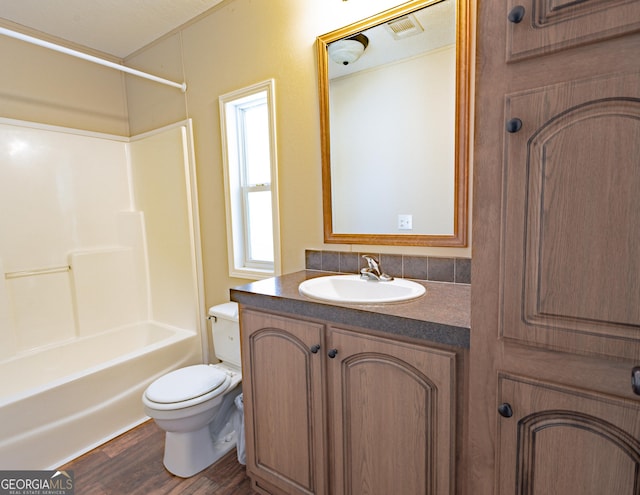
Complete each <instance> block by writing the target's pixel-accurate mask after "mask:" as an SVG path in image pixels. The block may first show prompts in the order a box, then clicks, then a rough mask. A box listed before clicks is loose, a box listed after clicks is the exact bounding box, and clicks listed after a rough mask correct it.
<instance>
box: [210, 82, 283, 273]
mask: <svg viewBox="0 0 640 495" xmlns="http://www.w3.org/2000/svg"><path fill="white" fill-rule="evenodd" d="M274 93H275V91H274V81H273V79H270V80H268V81H265V82H262V83H259V84H255V85H253V86H250V87H248V88H244V89H241V90H238V91H234V92H232V93H227V94H225V95H222V96H221V97H220V123H221V129H222V154H223V162H224V163H223V165H224V183H225V184H224V186H225V199H226V214H227V246H228V255H229V274H230V275H231V276H233V277H241V278H256V279H257V278H266V277H270V276H273V275H278V274H279V273H280V235H279V222H278V193H277V177H278V175H277V166H276V165H277V163H276V152H275V150H276V146H275V144H276V139H275V135H276V132H275V103H274V101H275V100H274Z"/></svg>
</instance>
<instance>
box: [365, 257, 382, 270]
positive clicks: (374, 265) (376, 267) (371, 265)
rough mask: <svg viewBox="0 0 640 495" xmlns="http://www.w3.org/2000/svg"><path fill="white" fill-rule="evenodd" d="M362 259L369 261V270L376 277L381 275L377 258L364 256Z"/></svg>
mask: <svg viewBox="0 0 640 495" xmlns="http://www.w3.org/2000/svg"><path fill="white" fill-rule="evenodd" d="M362 257H363V258H364V259H365V260H367V264H368V265H369V270H371V271H372V272H374V273H375V274H376V275H380V273H381V272H380V262H379V261H378V260H377V259H376V258H375V256H371V255H370V254H363V255H362Z"/></svg>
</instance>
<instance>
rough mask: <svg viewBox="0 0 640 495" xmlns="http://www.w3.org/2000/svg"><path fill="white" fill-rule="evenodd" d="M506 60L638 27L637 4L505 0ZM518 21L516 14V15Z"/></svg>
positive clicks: (615, 0) (639, 5) (591, 0)
mask: <svg viewBox="0 0 640 495" xmlns="http://www.w3.org/2000/svg"><path fill="white" fill-rule="evenodd" d="M506 3H507V5H506V12H509V13H511V12H514V15H515V11H514V9H516V8H521V9H523V10H521V12H523V14H522V15H523V17H522V18H521V19H520V20H519V21H518V22H515V20H511V21H510V22H508V21H507V18H509V19H513V17H512V16H507V15H505V22H508V24H509V27H508V29H507V61H515V60H520V59H523V58H527V57H531V56H535V55H542V54H545V53H549V52H552V51H556V50H560V49H563V48H570V47H573V46H578V45H583V44H586V43H593V42H597V41H601V40H605V39H607V38H611V37H614V36H620V35H622V34H625V33H631V32H633V31H637V30H638V29H640V3H639V2H637V1H629V0H608V1H601V0H582V1H578V2H576V1H574V0H524V1H523V0H507V2H506ZM516 20H517V16H516Z"/></svg>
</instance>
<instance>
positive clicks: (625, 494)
mask: <svg viewBox="0 0 640 495" xmlns="http://www.w3.org/2000/svg"><path fill="white" fill-rule="evenodd" d="M499 389H500V391H499V400H500V402H501V403H508V404H509V405H510V406H511V408H512V410H513V416H512V417H510V418H500V419H499V430H498V434H499V451H498V457H499V466H500V476H499V480H500V494H501V495H507V494H509V495H511V494H515V495H565V494H569V493H570V494H580V495H602V494H609V493H611V494H614V493H615V494H618V495H637V494H638V490H639V489H640V439H639V438H640V421H638V417H639V415H640V403H637V402H632V401H623V400H615V399H612V398H611V397H609V396H605V395H602V394H595V393H591V392H585V391H582V390H578V389H572V388H568V387H561V386H557V385H554V384H549V383H543V382H538V381H535V380H529V379H525V378H521V377H515V376H509V375H504V374H503V375H501V376H500V378H499ZM514 487H515V491H514Z"/></svg>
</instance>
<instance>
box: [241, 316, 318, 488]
mask: <svg viewBox="0 0 640 495" xmlns="http://www.w3.org/2000/svg"><path fill="white" fill-rule="evenodd" d="M323 328H324V327H323V326H322V325H320V324H315V323H308V322H303V321H299V320H295V319H291V318H284V317H279V316H273V315H268V314H264V313H258V312H253V311H249V310H243V311H242V314H241V335H242V362H243V369H244V371H245V372H244V373H243V393H244V403H245V407H244V411H245V429H246V442H247V446H246V450H247V473H248V474H249V476H250V477H251V478H252V480H253V482H254V486H256V488H258V489H259V488H262V489H263V490H265V491H266V492H271V491H273V492H274V493H288V494H311V493H313V494H324V493H326V478H327V475H326V472H327V470H326V461H325V456H326V452H325V445H324V442H325V440H324V439H325V428H324V415H323V411H324V409H323V382H322V355H323V354H322V353H321V352H319V351H318V350H317V348H315V347H314V346H317V345H321V344H322V336H323ZM314 351H316V352H314ZM265 487H266V488H265ZM274 487H275V489H274Z"/></svg>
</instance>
